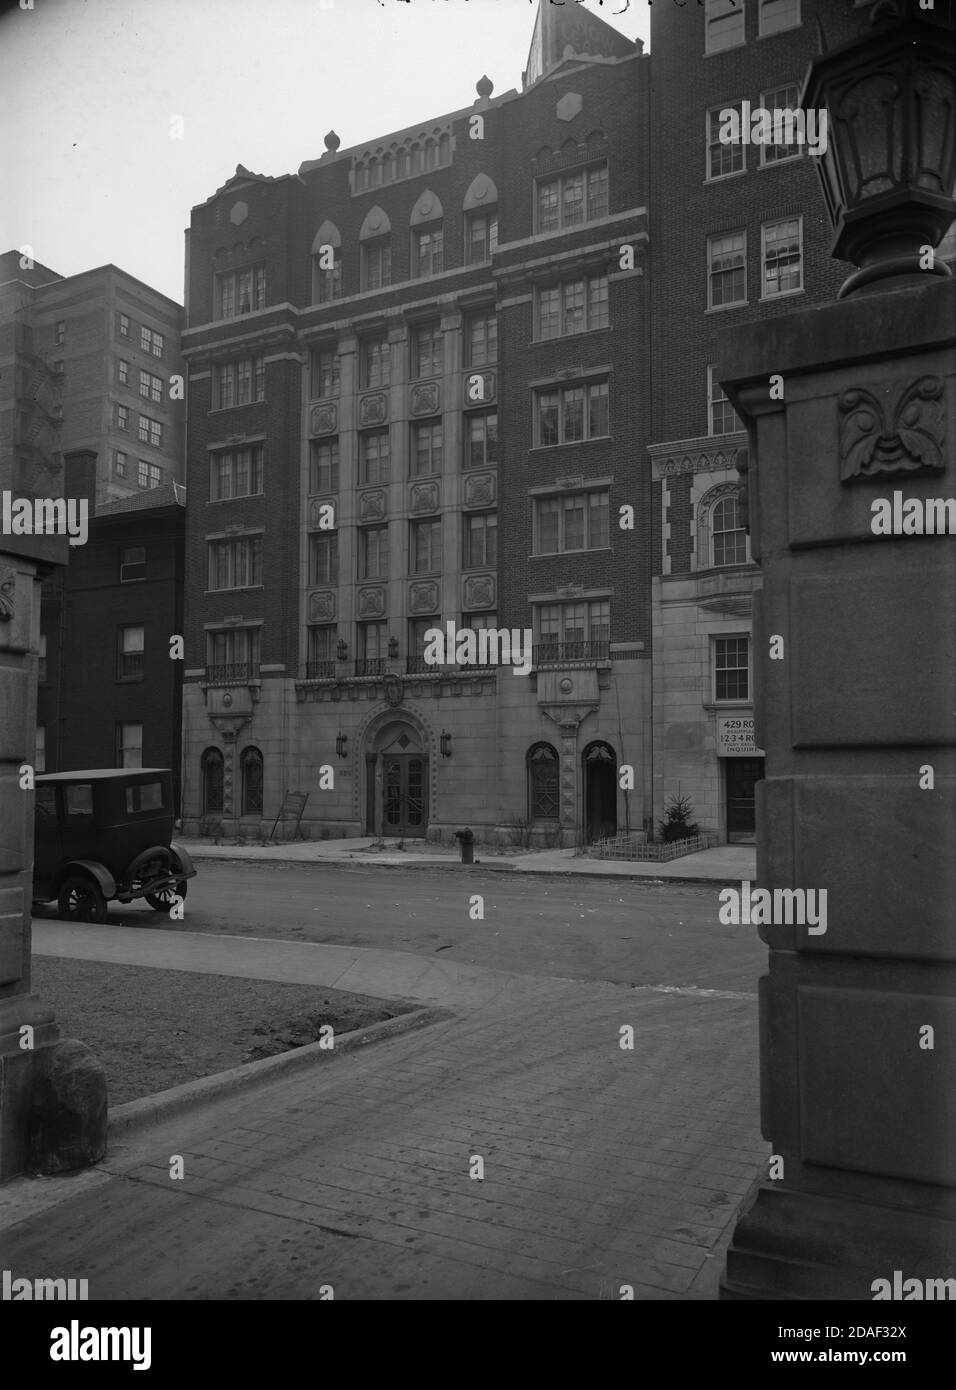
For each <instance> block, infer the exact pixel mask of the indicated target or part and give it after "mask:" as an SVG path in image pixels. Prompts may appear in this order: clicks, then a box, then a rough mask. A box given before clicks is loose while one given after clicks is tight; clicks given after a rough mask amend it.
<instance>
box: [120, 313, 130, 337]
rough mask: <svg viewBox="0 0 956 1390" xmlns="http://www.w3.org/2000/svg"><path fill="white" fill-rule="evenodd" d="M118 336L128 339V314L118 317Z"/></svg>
mask: <svg viewBox="0 0 956 1390" xmlns="http://www.w3.org/2000/svg"><path fill="white" fill-rule="evenodd" d="M119 334H120V337H121V338H128V337H129V314H120V316H119Z"/></svg>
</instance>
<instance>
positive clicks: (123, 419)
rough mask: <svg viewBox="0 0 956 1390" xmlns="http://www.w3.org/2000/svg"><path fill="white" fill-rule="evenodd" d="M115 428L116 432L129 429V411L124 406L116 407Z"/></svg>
mask: <svg viewBox="0 0 956 1390" xmlns="http://www.w3.org/2000/svg"><path fill="white" fill-rule="evenodd" d="M116 428H117V429H118V430H128V429H129V410H128V409H127V407H126V406H125V405H118V406H117V407H116Z"/></svg>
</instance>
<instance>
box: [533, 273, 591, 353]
mask: <svg viewBox="0 0 956 1390" xmlns="http://www.w3.org/2000/svg"><path fill="white" fill-rule="evenodd" d="M537 298H538V323H537V328H538V337H539V338H563V337H568V336H569V335H570V334H572V333H586V332H588V330H589V329H592V328H607V326H608V286H607V276H606V275H592V276H589V277H588V278H587V279H584V278H582V279H579V280H565V281H564V282H563V283H562V284H560V285H551V286H548V287H547V288H546V289H541V290H539V291H538V296H537Z"/></svg>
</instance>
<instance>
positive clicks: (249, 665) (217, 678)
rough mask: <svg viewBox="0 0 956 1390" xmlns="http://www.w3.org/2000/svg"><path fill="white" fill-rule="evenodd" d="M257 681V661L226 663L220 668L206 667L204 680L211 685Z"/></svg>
mask: <svg viewBox="0 0 956 1390" xmlns="http://www.w3.org/2000/svg"><path fill="white" fill-rule="evenodd" d="M258 679H259V663H258V661H227V662H224V663H223V664H222V665H220V666H207V667H206V680H207V681H208V682H209V683H210V684H211V685H218V684H220V683H221V682H228V681H254V680H258Z"/></svg>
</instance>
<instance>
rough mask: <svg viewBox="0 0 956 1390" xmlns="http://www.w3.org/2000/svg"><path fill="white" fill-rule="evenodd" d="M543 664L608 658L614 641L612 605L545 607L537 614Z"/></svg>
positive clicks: (596, 601) (607, 602)
mask: <svg viewBox="0 0 956 1390" xmlns="http://www.w3.org/2000/svg"><path fill="white" fill-rule="evenodd" d="M535 617H536V621H537V630H538V647H539V655H540V657H541V659H542V660H552V661H555V660H560V659H562V658H578V659H580V658H582V657H587V656H592V657H599V658H605V657H607V654H608V648H607V644H608V642H609V641H610V638H611V603H610V600H609V599H592V600H591V601H590V602H582V603H542V604H539V605H537V607H536V611H535Z"/></svg>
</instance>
